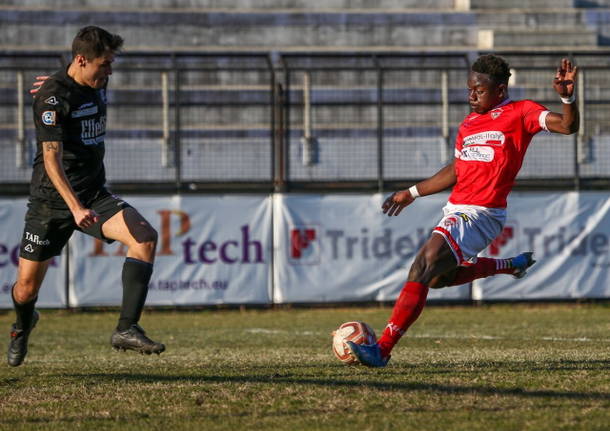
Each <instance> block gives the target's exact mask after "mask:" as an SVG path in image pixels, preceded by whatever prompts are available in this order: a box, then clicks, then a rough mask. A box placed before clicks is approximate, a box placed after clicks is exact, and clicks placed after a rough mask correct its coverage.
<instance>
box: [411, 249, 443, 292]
mask: <svg viewBox="0 0 610 431" xmlns="http://www.w3.org/2000/svg"><path fill="white" fill-rule="evenodd" d="M437 262H438V255H437V253H436V252H435V251H434V250H430V249H423V250H422V251H421V252H420V253H419V254H418V255H417V257H416V258H415V262H414V263H413V266H411V270H410V271H409V280H411V281H417V282H418V283H423V284H425V285H426V286H428V287H431V288H434V289H438V288H441V287H445V285H443V284H442V280H441V279H440V278H439V277H438V276H437V274H438V270H437V266H438V265H437Z"/></svg>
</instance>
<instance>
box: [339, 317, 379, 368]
mask: <svg viewBox="0 0 610 431" xmlns="http://www.w3.org/2000/svg"><path fill="white" fill-rule="evenodd" d="M332 336H333V353H334V354H335V356H336V357H337V359H339V360H340V361H341V362H343V363H345V364H355V363H356V362H358V361H357V360H356V358H354V357H353V356H352V354H351V353H350V351H349V349H348V348H347V345H346V344H345V342H346V341H352V342H354V343H356V344H374V343H376V342H377V336H376V335H375V331H373V329H372V328H371V327H370V326H369V325H367V324H366V323H364V322H360V321H356V322H345V323H344V324H343V325H341V326H339V328H338V329H337V330H336V331H333V333H332Z"/></svg>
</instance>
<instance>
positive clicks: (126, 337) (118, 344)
mask: <svg viewBox="0 0 610 431" xmlns="http://www.w3.org/2000/svg"><path fill="white" fill-rule="evenodd" d="M110 344H111V345H112V347H113V348H114V349H115V350H122V351H125V350H135V351H136V352H140V353H142V354H144V353H146V354H147V355H150V354H151V353H156V354H157V355H159V354H161V352H164V351H165V344H162V343H157V342H156V341H153V340H151V339H150V338H148V337H147V336H146V333H145V332H144V329H142V327H141V326H140V325H131V326H130V327H129V328H128V329H126V330H124V331H118V330H117V331H114V333H113V334H112V337H111V338H110Z"/></svg>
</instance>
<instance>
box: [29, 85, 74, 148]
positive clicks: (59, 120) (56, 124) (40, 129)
mask: <svg viewBox="0 0 610 431" xmlns="http://www.w3.org/2000/svg"><path fill="white" fill-rule="evenodd" d="M69 110H70V108H69V104H68V102H67V101H66V99H65V97H63V96H62V95H60V94H57V93H54V92H53V91H45V92H42V89H41V90H40V91H39V94H38V95H37V96H36V98H35V99H34V125H35V127H36V139H37V140H38V141H39V142H45V141H63V140H64V138H65V137H66V133H65V123H66V121H67V116H68V115H69Z"/></svg>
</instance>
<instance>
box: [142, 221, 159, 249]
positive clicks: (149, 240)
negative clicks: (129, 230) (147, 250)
mask: <svg viewBox="0 0 610 431" xmlns="http://www.w3.org/2000/svg"><path fill="white" fill-rule="evenodd" d="M158 239H159V234H158V233H157V230H156V229H155V228H153V227H152V226H148V228H147V229H146V231H145V232H144V234H143V235H142V242H143V243H146V244H147V246H148V247H152V248H155V247H156V246H157V241H158Z"/></svg>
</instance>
